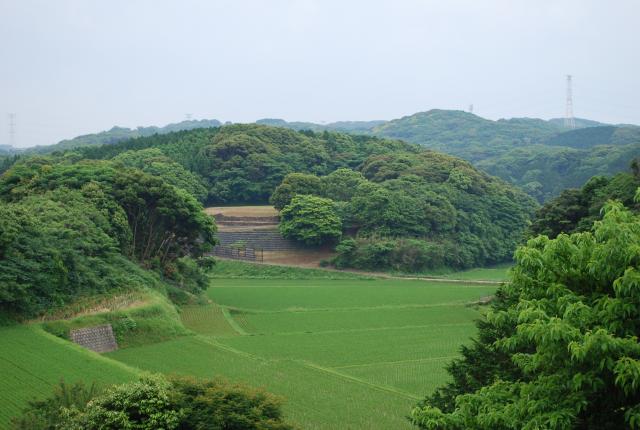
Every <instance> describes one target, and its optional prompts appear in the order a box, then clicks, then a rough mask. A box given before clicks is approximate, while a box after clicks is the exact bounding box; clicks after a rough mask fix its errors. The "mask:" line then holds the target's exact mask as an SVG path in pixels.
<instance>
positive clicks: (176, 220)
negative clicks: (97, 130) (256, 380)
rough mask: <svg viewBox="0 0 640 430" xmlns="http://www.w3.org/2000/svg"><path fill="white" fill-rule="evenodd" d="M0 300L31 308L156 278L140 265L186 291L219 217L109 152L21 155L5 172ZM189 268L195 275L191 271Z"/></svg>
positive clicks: (199, 280)
mask: <svg viewBox="0 0 640 430" xmlns="http://www.w3.org/2000/svg"><path fill="white" fill-rule="evenodd" d="M0 199H1V200H0V213H1V216H0V231H1V233H2V234H1V236H2V239H1V240H0V256H1V257H2V258H1V259H0V268H1V269H2V270H1V271H0V308H2V309H3V310H5V311H8V312H10V313H13V314H16V315H23V316H33V315H35V314H38V313H40V312H43V311H45V310H51V309H52V308H56V307H60V306H63V305H64V304H65V303H67V302H68V301H69V299H71V298H72V297H74V296H77V295H88V294H96V293H104V292H107V291H112V292H114V291H118V290H120V289H132V288H133V289H135V288H136V287H140V286H157V285H158V284H159V281H158V280H157V278H155V277H153V276H152V275H151V274H150V273H148V272H145V271H144V270H142V269H140V268H139V267H137V266H136V265H135V264H134V263H133V262H132V261H131V260H137V261H138V262H140V263H142V264H143V265H144V266H146V267H147V268H155V269H158V271H160V272H161V273H162V272H164V274H165V275H166V277H167V279H169V280H173V281H174V282H175V283H176V284H177V285H178V286H180V287H185V288H186V289H187V290H189V291H195V290H201V289H203V288H204V285H205V284H206V280H205V279H204V278H203V276H202V275H201V274H200V275H197V270H193V267H192V266H193V265H192V263H190V262H187V261H185V260H179V259H180V258H181V257H185V256H187V255H191V256H195V257H198V256H200V255H201V254H202V253H203V252H204V251H206V250H208V249H210V248H211V246H212V245H213V244H214V243H215V237H214V234H215V223H214V221H213V218H212V217H210V216H208V215H206V214H205V213H204V212H203V210H202V206H201V205H200V204H199V203H198V202H197V201H196V200H195V198H194V197H192V196H191V195H190V194H189V193H188V192H186V191H184V190H182V189H179V188H176V187H174V186H172V185H170V184H168V183H166V182H165V181H164V180H163V179H162V178H160V177H157V176H152V175H149V174H146V173H144V172H142V171H140V170H138V169H135V168H122V167H121V166H120V167H118V165H116V164H114V163H112V162H106V161H80V162H75V161H74V160H73V157H63V158H54V157H32V158H26V159H24V160H21V161H20V162H18V163H17V164H15V165H14V166H13V167H12V168H11V169H9V170H8V171H7V172H5V173H4V174H3V175H2V176H1V177H0ZM187 278H189V279H187Z"/></svg>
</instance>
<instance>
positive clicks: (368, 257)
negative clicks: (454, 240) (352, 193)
mask: <svg viewBox="0 0 640 430" xmlns="http://www.w3.org/2000/svg"><path fill="white" fill-rule="evenodd" d="M446 250H447V244H443V243H434V242H428V241H425V240H419V239H378V238H358V239H353V238H348V239H345V240H343V241H342V242H340V244H338V246H337V247H336V252H337V255H336V256H335V257H334V258H333V260H332V263H333V264H334V265H335V267H336V268H338V269H346V268H354V269H364V270H396V271H401V272H420V271H424V270H428V269H437V268H440V267H443V266H449V267H456V266H457V265H456V264H455V262H454V260H453V259H452V258H449V255H451V254H447V253H446Z"/></svg>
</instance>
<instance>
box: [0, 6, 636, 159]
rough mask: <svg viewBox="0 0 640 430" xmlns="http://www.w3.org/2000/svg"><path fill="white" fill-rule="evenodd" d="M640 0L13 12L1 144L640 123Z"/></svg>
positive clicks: (1, 76) (0, 88)
mask: <svg viewBox="0 0 640 430" xmlns="http://www.w3.org/2000/svg"><path fill="white" fill-rule="evenodd" d="M638 13H640V3H638V2H634V1H619V2H616V4H615V7H612V6H611V4H606V3H603V2H597V1H579V0H571V1H565V2H561V3H560V2H553V1H539V2H524V1H506V0H505V1H491V2H482V3H479V2H474V1H468V0H467V1H451V2H446V3H445V2H434V1H417V0H412V1H409V0H406V1H396V2H383V1H369V2H361V1H354V2H349V3H347V4H345V2H337V1H324V2H321V1H312V0H301V1H284V0H282V1H272V2H268V3H267V2H258V1H236V2H233V1H216V2H205V1H185V2H180V3H178V2H168V1H150V0H140V1H135V2H124V1H113V2H109V3H98V2H95V3H94V2H91V3H90V2H81V1H67V0H65V1H58V2H55V3H54V2H46V1H29V0H27V1H7V0H4V1H2V2H1V3H0V23H1V24H2V25H1V26H0V34H1V35H2V36H3V39H4V40H5V43H4V44H3V45H2V47H1V48H0V54H2V56H1V58H3V60H4V61H3V63H4V67H3V68H1V69H0V94H2V96H1V97H0V112H1V113H2V115H3V117H2V119H1V121H0V144H8V143H9V130H8V128H9V127H8V118H7V114H8V113H9V112H14V113H16V135H15V136H16V142H15V143H16V146H17V147H27V146H34V145H49V144H53V143H56V142H58V141H60V140H62V139H68V138H73V137H75V136H78V135H82V134H88V133H95V132H99V131H103V130H108V129H110V128H112V127H113V126H116V125H117V126H122V127H129V128H135V127H137V126H151V125H156V126H163V125H166V124H168V123H175V122H180V121H182V120H184V119H185V114H191V115H193V119H218V120H220V121H223V122H224V121H231V122H253V121H256V120H258V119H261V118H282V119H285V120H287V121H309V122H317V123H322V122H334V121H359V120H389V119H394V118H399V117H402V116H405V115H411V114H413V113H415V112H420V111H426V110H429V109H459V110H467V109H468V106H469V105H470V104H473V105H474V113H475V114H477V115H479V116H481V117H484V118H488V119H494V120H495V119H499V118H512V117H532V118H542V119H549V118H554V117H562V116H563V115H564V107H565V75H566V74H572V75H573V76H574V85H573V93H574V114H575V116H576V117H580V118H588V119H593V120H597V121H602V122H607V123H635V124H638V123H640V110H638V109H637V108H636V106H637V99H638V98H639V97H640V83H639V82H638V79H637V75H638V72H640V58H638V56H637V55H635V54H633V52H635V47H634V44H635V43H636V42H637V41H638V30H637V28H636V25H635V22H634V21H635V17H636V16H638Z"/></svg>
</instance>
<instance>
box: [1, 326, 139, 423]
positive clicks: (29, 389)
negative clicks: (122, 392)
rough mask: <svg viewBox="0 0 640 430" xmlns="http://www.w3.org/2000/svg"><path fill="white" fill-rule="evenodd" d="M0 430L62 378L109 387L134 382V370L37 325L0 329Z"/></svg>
mask: <svg viewBox="0 0 640 430" xmlns="http://www.w3.org/2000/svg"><path fill="white" fill-rule="evenodd" d="M0 375H2V378H0V429H5V428H7V426H8V424H9V421H10V419H11V417H14V416H16V415H19V414H20V412H21V411H22V409H23V408H24V407H25V406H26V403H27V402H28V401H29V400H32V399H33V398H34V397H38V398H42V397H46V396H49V395H51V393H52V391H53V387H54V386H55V385H56V384H58V383H59V382H60V381H61V380H62V379H64V380H65V381H66V382H75V381H80V380H81V381H85V382H90V381H95V382H97V383H101V384H103V385H104V384H113V383H120V382H126V381H130V380H135V379H136V378H137V377H138V371H137V370H136V369H133V368H130V367H128V366H125V365H123V364H121V363H118V362H117V361H114V360H109V359H106V358H104V357H101V356H100V355H98V354H96V353H93V352H91V351H87V350H85V349H83V348H82V347H80V346H77V345H75V344H72V343H70V342H67V341H65V340H62V339H59V338H57V337H55V336H53V335H50V334H48V333H45V332H44V331H43V330H42V329H40V328H38V327H37V326H24V325H20V326H12V327H2V328H0Z"/></svg>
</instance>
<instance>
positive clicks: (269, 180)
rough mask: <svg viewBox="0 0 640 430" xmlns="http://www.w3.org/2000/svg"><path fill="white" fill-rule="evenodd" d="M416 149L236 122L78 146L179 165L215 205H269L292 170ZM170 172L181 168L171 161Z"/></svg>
mask: <svg viewBox="0 0 640 430" xmlns="http://www.w3.org/2000/svg"><path fill="white" fill-rule="evenodd" d="M140 150H145V151H144V152H143V151H140ZM133 151H137V152H138V153H137V155H136V152H133ZM418 151H420V147H419V146H418V145H413V144H410V143H406V142H403V141H400V140H389V139H381V138H378V137H374V136H363V135H350V134H345V133H338V132H329V131H323V132H320V133H316V132H313V131H310V130H306V131H301V132H298V131H293V130H289V129H286V128H279V127H269V126H265V125H258V124H233V125H226V126H223V127H219V128H207V129H198V130H190V131H181V132H176V133H170V134H165V135H154V136H149V137H141V138H137V139H130V140H127V141H124V142H119V143H116V144H113V145H103V146H99V147H96V146H90V147H83V148H78V152H79V153H80V154H81V157H85V158H93V159H111V158H124V159H126V160H127V164H128V165H132V166H134V167H141V168H144V169H150V168H151V166H152V165H153V162H154V161H155V162H156V164H158V163H161V164H163V165H164V166H165V167H163V169H165V170H167V169H168V167H166V166H167V165H168V164H170V163H176V164H179V165H180V167H182V168H184V169H187V170H188V171H190V172H191V173H192V174H193V175H196V177H197V178H199V180H200V182H201V183H202V184H203V185H204V186H205V187H206V188H207V190H208V196H207V197H206V198H204V199H201V200H206V201H207V202H208V203H211V204H224V203H266V202H268V200H269V197H270V196H271V193H272V192H273V190H274V189H275V188H276V186H277V185H278V184H280V182H281V181H282V179H283V178H284V177H285V176H286V175H287V174H288V173H292V172H304V173H312V174H316V175H326V174H329V173H331V172H333V171H334V170H336V169H339V168H349V169H355V168H357V167H358V166H360V165H361V164H362V163H363V162H364V161H365V160H366V159H367V158H368V157H369V156H372V155H382V154H387V153H393V152H409V153H417V152H418ZM143 159H146V160H147V161H146V162H142V161H141V160H143ZM170 170H172V171H173V172H177V169H176V167H175V166H173V165H172V167H171V168H170ZM172 176H179V175H177V174H174V175H172Z"/></svg>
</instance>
